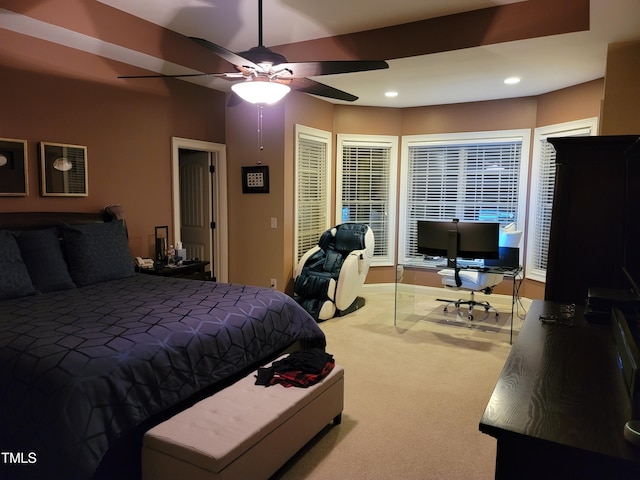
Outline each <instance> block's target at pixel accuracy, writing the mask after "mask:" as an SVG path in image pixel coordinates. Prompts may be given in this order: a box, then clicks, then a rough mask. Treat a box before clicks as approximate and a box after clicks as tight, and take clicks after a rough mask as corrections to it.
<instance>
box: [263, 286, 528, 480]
mask: <svg viewBox="0 0 640 480" xmlns="http://www.w3.org/2000/svg"><path fill="white" fill-rule="evenodd" d="M363 296H364V297H365V298H366V300H367V303H366V305H365V306H364V307H363V308H361V309H360V310H358V311H356V312H354V313H352V314H350V315H347V316H344V317H336V318H333V319H331V320H328V321H326V322H323V323H321V324H320V325H321V328H322V329H323V331H324V332H325V333H326V335H327V351H328V352H329V353H332V354H333V355H334V357H335V359H336V362H337V363H339V364H341V365H342V366H343V367H344V369H345V405H344V412H343V421H342V424H341V425H339V426H337V427H334V426H327V427H326V428H325V430H323V431H322V432H321V433H320V434H319V435H318V436H317V437H316V438H314V439H313V440H312V441H311V442H310V443H309V444H308V445H307V446H306V447H304V448H303V449H302V451H301V452H299V454H297V455H296V456H295V457H294V458H293V459H292V460H291V461H290V462H289V463H287V464H286V465H285V466H284V467H283V468H282V469H281V470H280V471H279V472H278V473H277V474H276V475H274V477H273V478H272V480H276V479H279V480H293V479H312V480H324V479H327V480H333V479H341V480H342V479H345V480H349V479H353V480H357V479H367V480H378V479H380V480H382V479H390V480H391V479H403V480H412V479H415V480H430V479H446V480H457V479H460V480H462V479H464V480H469V479H471V480H473V479H478V480H489V479H492V478H494V474H495V473H494V467H495V455H496V443H495V439H493V438H492V437H490V436H487V435H484V434H482V433H481V432H480V431H479V428H478V426H479V422H480V418H481V417H482V414H483V412H484V409H485V407H486V405H487V401H488V400H489V397H490V395H491V392H492V391H493V388H494V386H495V383H496V380H497V378H498V376H499V374H500V371H501V369H502V366H503V364H504V362H505V360H506V357H507V355H508V353H509V351H510V348H511V347H510V344H509V337H508V335H503V334H502V333H501V334H498V335H496V334H495V333H492V332H483V331H481V330H479V329H473V328H466V327H465V328H459V327H455V326H451V325H443V324H438V323H432V322H428V321H419V320H418V321H416V320H415V319H413V320H412V319H411V315H413V314H415V313H416V310H420V311H424V312H430V311H433V310H434V309H436V308H438V307H440V308H442V304H441V303H438V302H436V301H435V297H433V296H431V297H429V296H425V295H420V296H419V302H417V301H416V299H415V298H413V299H411V302H410V303H411V304H412V307H411V308H410V309H409V308H405V309H404V310H403V311H401V312H399V315H394V312H396V311H399V310H402V308H400V307H401V305H399V304H398V303H396V301H395V295H394V292H393V289H391V292H384V291H377V290H375V291H372V290H365V292H364V294H363ZM407 298H409V297H408V296H407V297H406V298H405V300H406V299H407ZM416 298H417V297H416ZM509 300H510V298H509ZM509 300H507V302H508V301H509ZM406 305H407V303H406V302H405V303H404V307H406ZM408 312H410V313H411V315H408V314H407V315H405V313H408ZM520 323H521V320H520V319H519V316H516V322H515V324H516V325H515V327H516V329H517V328H518V327H519V325H520ZM503 330H506V329H504V328H503Z"/></svg>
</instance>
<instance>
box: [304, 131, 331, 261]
mask: <svg viewBox="0 0 640 480" xmlns="http://www.w3.org/2000/svg"><path fill="white" fill-rule="evenodd" d="M328 153H329V152H328V145H327V142H326V141H323V140H322V139H318V138H317V137H314V136H310V135H305V134H299V135H298V158H297V164H296V166H297V188H296V206H297V215H296V221H297V225H296V261H298V260H300V257H302V255H304V254H305V253H306V252H307V251H308V250H309V249H311V248H312V247H314V246H315V245H317V244H318V239H319V238H320V235H321V234H322V233H323V232H324V231H325V230H326V229H327V228H328V226H329V218H328V212H329V210H328V204H329V192H328V188H327V184H328Z"/></svg>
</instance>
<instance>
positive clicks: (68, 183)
mask: <svg viewBox="0 0 640 480" xmlns="http://www.w3.org/2000/svg"><path fill="white" fill-rule="evenodd" d="M87 186H88V182H87V147H83V146H82V145H67V144H64V143H48V142H40V190H41V194H42V196H43V197H52V196H53V197H55V196H57V197H86V196H87V195H88V188H87Z"/></svg>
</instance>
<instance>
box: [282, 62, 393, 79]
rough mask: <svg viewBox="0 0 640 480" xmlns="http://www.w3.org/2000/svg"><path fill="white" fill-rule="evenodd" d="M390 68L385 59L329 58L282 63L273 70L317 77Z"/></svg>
mask: <svg viewBox="0 0 640 480" xmlns="http://www.w3.org/2000/svg"><path fill="white" fill-rule="evenodd" d="M385 68H389V64H388V63H387V62H385V61H384V60H328V61H320V62H297V63H280V64H278V65H275V66H274V68H273V69H272V70H289V71H290V72H292V77H293V78H301V77H317V76H319V75H335V74H339V73H353V72H366V71H369V70H383V69H385Z"/></svg>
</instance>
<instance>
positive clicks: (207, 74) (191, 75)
mask: <svg viewBox="0 0 640 480" xmlns="http://www.w3.org/2000/svg"><path fill="white" fill-rule="evenodd" d="M234 75H235V74H234V73H231V74H229V73H182V74H176V75H163V74H161V73H158V74H157V75H119V76H118V78H183V77H207V76H212V77H228V76H231V77H233V76H234Z"/></svg>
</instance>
